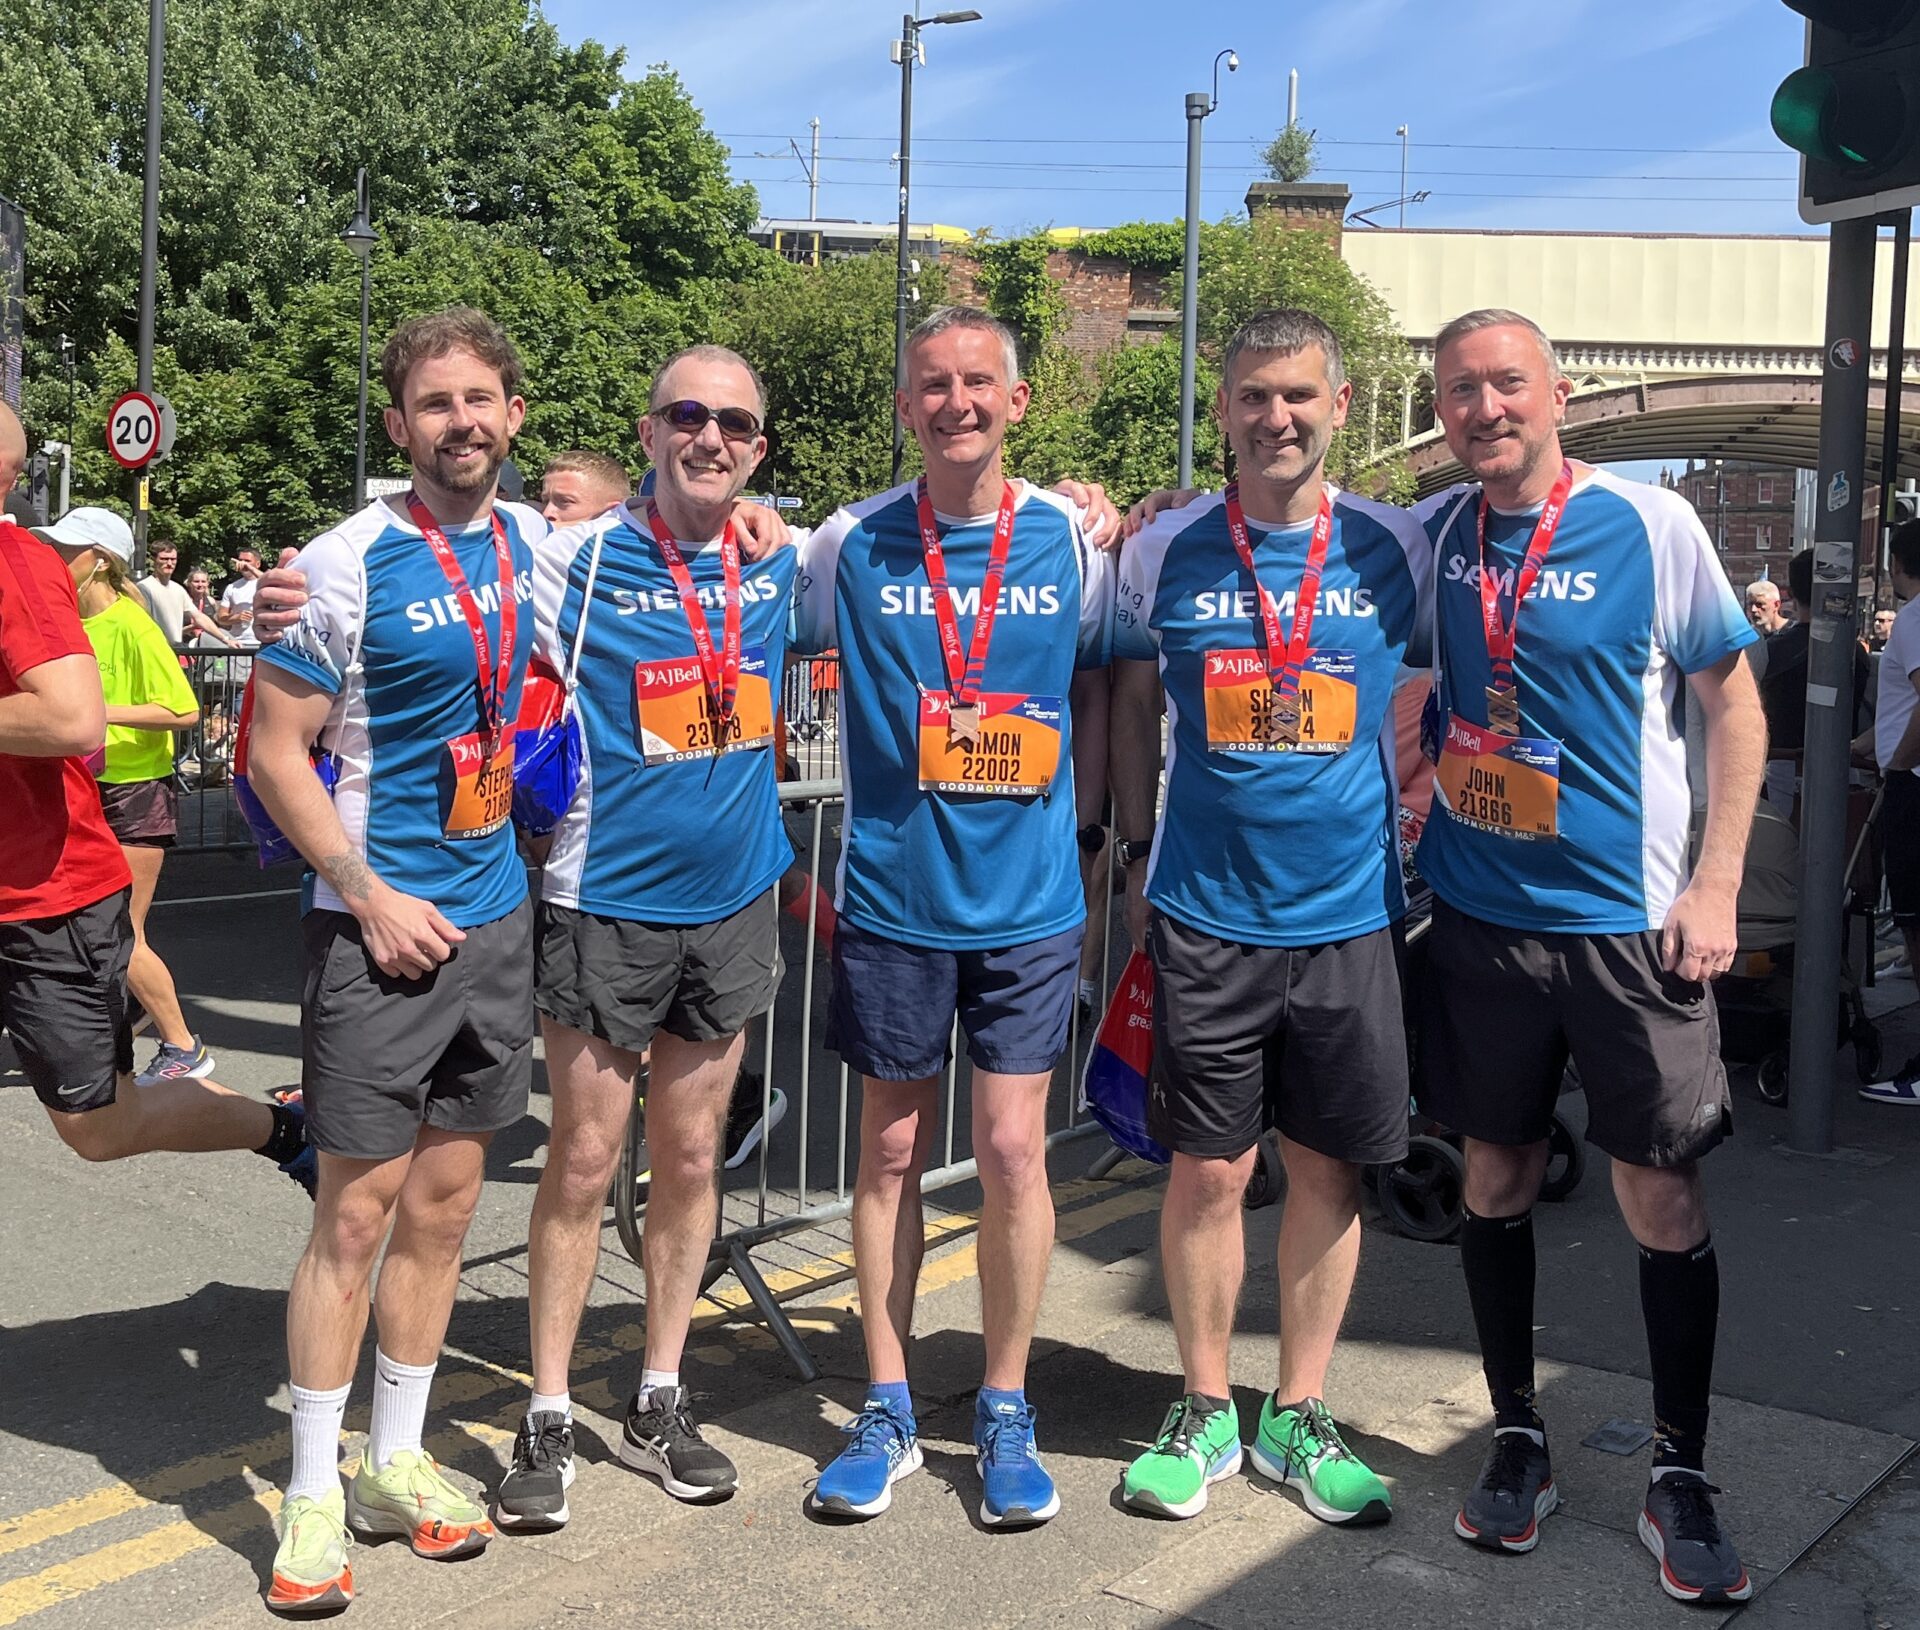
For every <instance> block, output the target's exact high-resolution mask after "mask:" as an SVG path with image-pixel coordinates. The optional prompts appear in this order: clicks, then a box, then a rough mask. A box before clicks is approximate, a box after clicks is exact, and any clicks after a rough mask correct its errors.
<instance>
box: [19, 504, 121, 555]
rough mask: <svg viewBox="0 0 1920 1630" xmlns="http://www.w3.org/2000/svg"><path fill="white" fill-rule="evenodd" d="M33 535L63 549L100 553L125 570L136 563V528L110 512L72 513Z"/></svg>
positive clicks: (85, 510) (87, 508)
mask: <svg viewBox="0 0 1920 1630" xmlns="http://www.w3.org/2000/svg"><path fill="white" fill-rule="evenodd" d="M33 535H34V536H35V537H36V538H38V539H40V541H41V542H43V543H50V544H53V545H54V546H55V547H56V548H60V549H98V550H99V551H100V552H101V553H102V554H108V555H112V556H113V558H114V559H115V560H117V561H119V562H120V564H121V565H122V566H126V565H129V564H131V562H132V560H133V528H132V527H130V526H128V525H127V523H126V522H125V521H123V520H121V519H120V517H119V516H118V515H116V514H114V512H113V511H112V510H110V509H99V508H96V507H94V506H92V505H85V506H82V507H81V508H79V509H70V510H68V511H67V512H66V514H64V515H62V516H61V517H60V519H59V520H57V521H55V522H54V523H53V525H52V526H36V527H34V528H33Z"/></svg>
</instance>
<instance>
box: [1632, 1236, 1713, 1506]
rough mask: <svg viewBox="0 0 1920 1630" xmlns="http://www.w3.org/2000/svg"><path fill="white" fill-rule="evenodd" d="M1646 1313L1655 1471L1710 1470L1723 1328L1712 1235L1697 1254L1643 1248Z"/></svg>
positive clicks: (1642, 1306) (1642, 1298) (1642, 1300)
mask: <svg viewBox="0 0 1920 1630" xmlns="http://www.w3.org/2000/svg"><path fill="white" fill-rule="evenodd" d="M1640 1311H1641V1313H1642V1314H1643V1316H1644V1317H1645V1319H1646V1322H1647V1361H1648V1367H1649V1368H1650V1369H1651V1370H1652V1371H1653V1422H1654V1438H1653V1464H1654V1467H1655V1468H1656V1469H1658V1468H1659V1467H1662V1466H1684V1467H1686V1468H1687V1469H1688V1470H1690V1471H1696V1472H1697V1471H1704V1470H1705V1469H1706V1467H1705V1462H1706V1453H1707V1402H1708V1399H1709V1398H1710V1397H1711V1396H1712V1393H1713V1341H1714V1334H1715V1332H1716V1331H1717V1330H1718V1328H1719V1323H1720V1261H1719V1258H1718V1257H1716V1256H1715V1255H1714V1251H1713V1238H1712V1236H1711V1235H1709V1236H1708V1237H1707V1238H1706V1239H1704V1240H1702V1241H1701V1242H1700V1243H1699V1244H1698V1245H1696V1246H1695V1247H1694V1248H1693V1249H1692V1250H1691V1251H1650V1250H1648V1249H1647V1248H1646V1246H1644V1245H1643V1246H1641V1247H1640Z"/></svg>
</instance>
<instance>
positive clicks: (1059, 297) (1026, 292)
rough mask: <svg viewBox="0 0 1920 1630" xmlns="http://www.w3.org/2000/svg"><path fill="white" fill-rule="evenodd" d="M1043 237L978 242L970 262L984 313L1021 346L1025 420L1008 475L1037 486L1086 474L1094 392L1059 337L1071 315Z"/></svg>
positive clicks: (1015, 434)
mask: <svg viewBox="0 0 1920 1630" xmlns="http://www.w3.org/2000/svg"><path fill="white" fill-rule="evenodd" d="M1052 252H1053V251H1052V246H1051V245H1050V244H1049V243H1048V242H1047V239H1046V237H1045V235H1044V234H1040V233H1035V234H1033V235H1031V236H1028V237H1024V238H1010V239H1007V240H1006V241H1004V242H998V243H994V242H986V241H981V242H978V243H976V244H975V246H974V250H973V254H974V258H975V262H976V265H977V266H978V276H979V282H980V292H981V295H982V296H983V297H984V299H985V300H986V304H987V309H988V310H989V311H991V312H992V313H993V314H994V316H996V317H998V318H999V319H1000V320H1001V321H1002V322H1003V323H1005V324H1006V325H1007V326H1008V327H1009V328H1011V329H1012V330H1013V331H1014V334H1015V335H1016V336H1017V337H1018V338H1019V341H1020V357H1021V373H1022V375H1023V376H1024V377H1025V379H1026V381H1027V383H1028V385H1029V386H1030V387H1031V390H1032V395H1031V396H1030V398H1029V399H1028V402H1027V412H1026V417H1025V418H1023V419H1022V420H1021V421H1020V423H1019V424H1017V425H1015V426H1013V427H1012V429H1010V430H1009V431H1008V432H1007V468H1008V469H1009V470H1010V471H1013V472H1014V473H1016V474H1019V475H1023V476H1025V477H1027V478H1028V479H1029V480H1033V481H1038V482H1040V483H1041V484H1042V485H1043V486H1044V485H1051V484H1052V483H1053V482H1055V481H1058V480H1059V479H1060V478H1061V477H1062V476H1068V475H1071V476H1080V475H1083V474H1085V472H1086V471H1087V469H1088V468H1089V448H1088V424H1087V412H1088V409H1089V408H1090V407H1091V406H1092V403H1093V395H1094V392H1093V385H1092V381H1091V379H1090V378H1089V377H1088V373H1087V369H1086V366H1085V364H1084V363H1083V362H1082V361H1081V359H1080V358H1079V357H1078V356H1077V355H1075V353H1074V352H1072V351H1071V350H1069V349H1068V347H1067V345H1066V343H1065V340H1064V338H1063V336H1064V335H1065V333H1066V330H1067V325H1068V322H1069V320H1070V318H1071V313H1070V311H1069V309H1068V306H1067V299H1066V296H1065V295H1064V294H1063V293H1062V292H1061V289H1060V284H1059V282H1058V280H1057V279H1056V278H1055V277H1054V276H1053V273H1052V271H1051V270H1050V269H1049V259H1048V257H1049V256H1050V255H1051V254H1052Z"/></svg>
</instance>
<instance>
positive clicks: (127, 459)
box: [107, 391, 161, 470]
mask: <svg viewBox="0 0 1920 1630" xmlns="http://www.w3.org/2000/svg"><path fill="white" fill-rule="evenodd" d="M160 430H161V424H160V404H159V403H158V402H156V401H155V400H154V399H153V398H152V397H151V396H149V395H147V394H146V393H145V392H144V391H128V392H127V394H126V395H125V396H123V397H121V398H120V400H119V401H117V402H115V403H114V404H113V406H112V407H111V408H109V409H108V410H107V451H108V452H109V453H111V454H113V456H114V459H115V461H116V462H117V463H118V464H120V465H121V466H122V467H123V468H125V469H129V470H139V469H144V468H145V467H146V466H147V465H148V464H150V463H152V462H153V458H154V455H155V454H156V453H157V452H159V450H160Z"/></svg>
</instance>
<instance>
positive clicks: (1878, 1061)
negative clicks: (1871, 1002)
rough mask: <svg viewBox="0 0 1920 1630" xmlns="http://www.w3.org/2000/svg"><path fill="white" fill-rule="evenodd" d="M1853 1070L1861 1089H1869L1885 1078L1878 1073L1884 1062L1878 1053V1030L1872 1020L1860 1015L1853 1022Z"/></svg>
mask: <svg viewBox="0 0 1920 1630" xmlns="http://www.w3.org/2000/svg"><path fill="white" fill-rule="evenodd" d="M1851 1040H1852V1042H1853V1070H1854V1074H1856V1075H1858V1076H1859V1077H1860V1084H1861V1085H1862V1086H1863V1087H1870V1086H1872V1085H1873V1084H1874V1082H1876V1081H1884V1080H1885V1079H1886V1077H1885V1076H1884V1075H1882V1074H1881V1073H1880V1067H1881V1065H1882V1064H1884V1063H1885V1062H1886V1060H1885V1059H1884V1058H1883V1057H1882V1056H1881V1052H1880V1030H1879V1027H1878V1026H1877V1025H1875V1024H1874V1022H1873V1020H1871V1019H1869V1018H1868V1017H1867V1016H1866V1014H1864V1013H1862V1014H1861V1015H1860V1016H1859V1017H1858V1018H1856V1019H1855V1020H1854V1021H1853V1032H1852V1036H1851Z"/></svg>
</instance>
